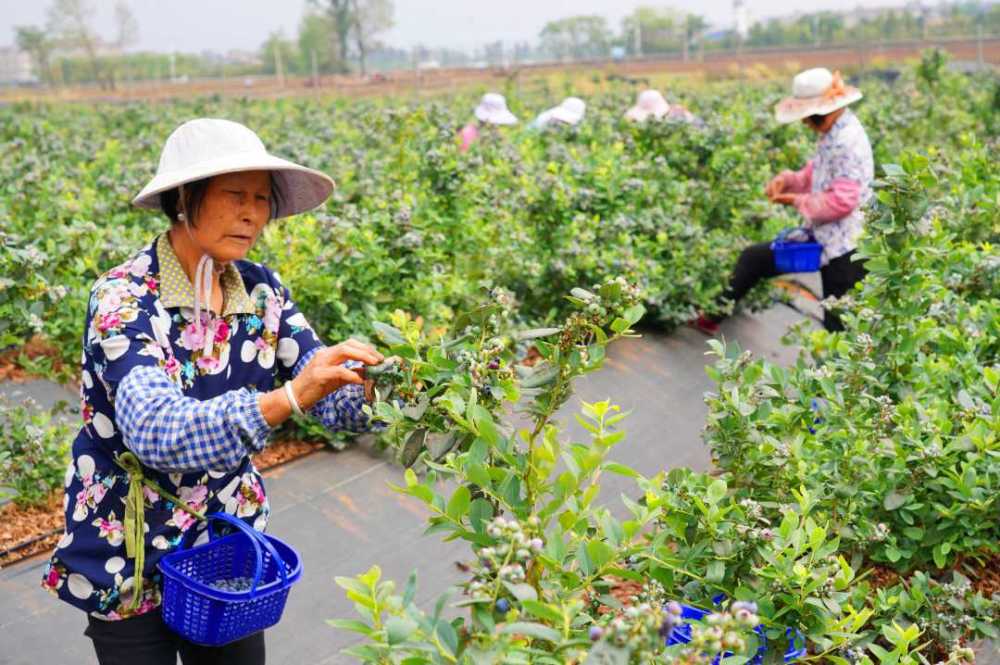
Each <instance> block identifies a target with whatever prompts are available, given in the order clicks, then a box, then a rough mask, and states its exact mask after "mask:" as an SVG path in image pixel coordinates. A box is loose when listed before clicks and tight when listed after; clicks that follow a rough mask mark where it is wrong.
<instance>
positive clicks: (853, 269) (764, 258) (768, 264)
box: [723, 242, 866, 332]
mask: <svg viewBox="0 0 1000 665" xmlns="http://www.w3.org/2000/svg"><path fill="white" fill-rule="evenodd" d="M853 256H854V252H853V251H850V252H848V253H847V254H844V255H843V256H838V257H837V258H835V259H833V260H832V261H830V262H829V263H828V264H826V265H825V266H823V267H822V268H820V271H819V274H820V278H821V279H822V281H823V297H824V298H829V297H831V296H833V297H835V298H839V297H840V296H842V295H844V294H845V293H847V292H848V291H850V290H851V287H853V286H854V285H855V284H857V283H858V282H860V281H861V280H862V279H864V277H865V274H866V271H865V267H864V264H863V263H860V262H856V261H852V260H851V259H852V258H853ZM779 274H781V273H779V272H778V271H777V270H775V269H774V252H773V251H772V250H771V243H769V242H761V243H757V244H756V245H750V246H749V247H747V248H746V249H744V250H743V252H742V253H741V254H740V258H739V260H738V261H737V262H736V268H735V270H733V276H732V278H731V279H730V281H729V287H728V288H727V289H726V291H725V292H724V293H723V297H724V298H727V299H729V300H732V301H733V302H739V300H740V299H741V298H743V296H745V295H746V294H747V292H749V291H750V289H752V288H753V287H754V286H756V285H757V283H758V282H760V281H761V280H762V279H768V278H769V277H777V276H778V275H779ZM823 326H824V327H825V328H826V329H827V330H829V331H831V332H834V331H837V330H843V329H844V324H843V323H841V321H840V317H839V316H837V315H836V314H835V313H834V312H831V311H829V310H826V311H825V312H824V314H823Z"/></svg>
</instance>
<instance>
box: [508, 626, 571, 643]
mask: <svg viewBox="0 0 1000 665" xmlns="http://www.w3.org/2000/svg"><path fill="white" fill-rule="evenodd" d="M499 632H500V633H501V634H503V635H526V636H528V637H533V638H535V639H539V640H545V641H547V642H552V643H554V644H558V643H559V640H560V635H559V631H556V630H553V629H552V628H549V627H548V626H543V625H542V624H540V623H528V622H524V621H515V622H514V623H509V624H507V625H506V626H503V627H502V628H500V631H499Z"/></svg>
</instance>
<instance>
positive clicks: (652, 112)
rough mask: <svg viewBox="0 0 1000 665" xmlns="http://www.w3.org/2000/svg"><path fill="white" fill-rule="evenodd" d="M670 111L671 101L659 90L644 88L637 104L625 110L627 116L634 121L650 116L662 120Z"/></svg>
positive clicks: (640, 120)
mask: <svg viewBox="0 0 1000 665" xmlns="http://www.w3.org/2000/svg"><path fill="white" fill-rule="evenodd" d="M668 113H670V103H669V102H667V100H666V99H664V97H663V95H662V94H660V91H659V90H643V91H642V92H640V93H639V96H638V97H637V98H636V100H635V106H633V107H632V108H630V109H629V110H628V111H626V112H625V118H626V119H627V120H632V121H634V122H642V121H644V120H646V119H647V118H650V117H652V118H655V119H656V120H662V119H663V118H664V117H665V116H666V115H667V114H668Z"/></svg>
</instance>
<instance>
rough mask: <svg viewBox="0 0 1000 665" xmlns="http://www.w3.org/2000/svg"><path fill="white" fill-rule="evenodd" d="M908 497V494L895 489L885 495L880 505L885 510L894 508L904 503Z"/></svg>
mask: <svg viewBox="0 0 1000 665" xmlns="http://www.w3.org/2000/svg"><path fill="white" fill-rule="evenodd" d="M909 498H910V495H909V494H900V493H899V492H897V491H896V490H893V491H891V492H889V493H888V494H886V495H885V499H883V500H882V505H883V506H884V507H885V509H886V510H896V509H897V508H899V507H900V506H902V505H903V504H904V503H906V502H907V501H908V500H909Z"/></svg>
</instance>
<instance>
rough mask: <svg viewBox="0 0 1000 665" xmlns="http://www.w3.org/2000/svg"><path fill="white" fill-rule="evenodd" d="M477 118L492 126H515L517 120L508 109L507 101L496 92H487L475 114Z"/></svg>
mask: <svg viewBox="0 0 1000 665" xmlns="http://www.w3.org/2000/svg"><path fill="white" fill-rule="evenodd" d="M473 113H474V114H475V116H476V118H477V119H478V120H480V121H482V122H485V123H487V124H490V125H515V124H517V118H516V117H515V116H514V114H513V113H511V112H510V110H508V109H507V99H506V98H505V97H504V96H503V95H501V94H499V93H496V92H487V93H486V94H485V95H483V98H482V99H481V100H480V101H479V105H478V106H477V107H476V110H475V111H474V112H473Z"/></svg>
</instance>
